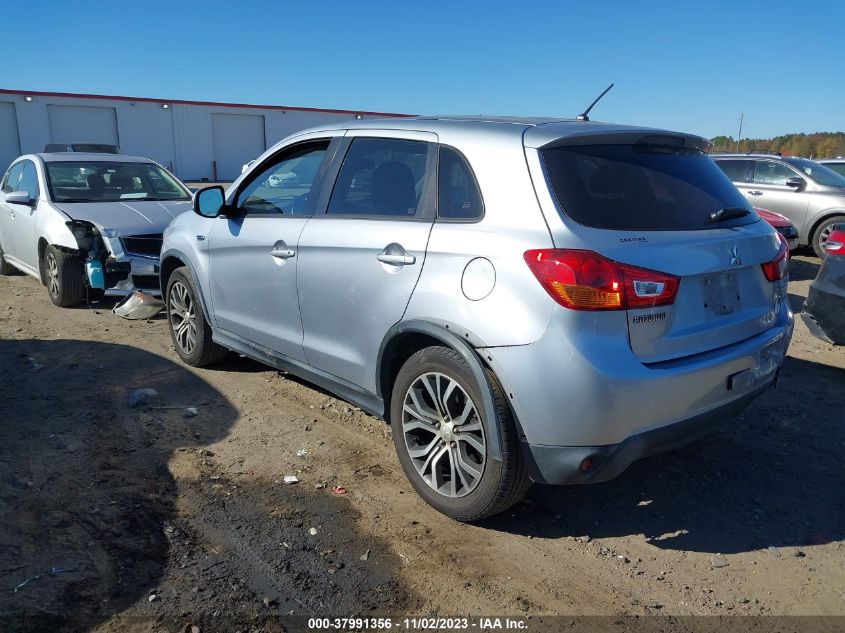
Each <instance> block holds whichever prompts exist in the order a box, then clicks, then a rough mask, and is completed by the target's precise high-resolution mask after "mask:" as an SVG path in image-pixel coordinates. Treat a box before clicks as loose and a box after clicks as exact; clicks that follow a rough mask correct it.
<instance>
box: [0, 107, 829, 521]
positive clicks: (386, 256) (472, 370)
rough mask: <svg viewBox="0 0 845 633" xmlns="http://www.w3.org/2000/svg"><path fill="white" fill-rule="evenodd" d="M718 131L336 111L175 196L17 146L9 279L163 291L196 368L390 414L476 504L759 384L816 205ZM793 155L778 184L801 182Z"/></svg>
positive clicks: (409, 454)
mask: <svg viewBox="0 0 845 633" xmlns="http://www.w3.org/2000/svg"><path fill="white" fill-rule="evenodd" d="M708 149H709V143H708V141H706V140H705V139H702V138H699V137H696V136H692V135H688V134H682V133H677V132H669V131H665V130H655V129H647V128H636V127H630V126H620V125H611V124H603V123H594V122H590V121H579V120H575V121H572V120H554V119H549V120H538V119H495V118H460V117H454V118H407V119H401V120H390V121H389V122H385V123H382V122H379V121H377V120H367V121H353V122H349V123H347V124H343V125H338V126H325V127H319V128H314V129H311V130H308V131H305V132H302V133H299V134H297V135H295V136H292V137H290V138H288V139H285V140H284V141H282V142H280V143H278V144H276V145H274V146H273V147H272V148H270V149H269V150H267V151H266V152H265V153H264V154H263V155H262V156H260V157H258V158H257V159H255V160H254V161H251V162H250V163H248V164H247V165H245V168H244V172H243V173H242V174H241V176H240V177H239V178H238V180H236V181H235V182H234V183H232V185H231V186H230V187H228V189H226V190H224V189H223V188H222V187H219V186H212V187H208V188H206V189H202V190H200V191H198V192H197V193H196V194H195V195H194V196H193V201H192V202H191V197H190V194H189V192H188V191H187V190H186V189H185V187H184V186H183V185H181V183H179V182H178V181H177V180H176V179H175V178H174V177H172V176H171V175H170V174H169V173H168V172H167V171H166V170H164V169H163V168H161V166H160V165H157V164H156V163H154V162H152V161H148V160H146V159H141V158H134V157H129V156H105V155H80V154H75V155H72V154H40V155H31V156H24V157H22V158H21V159H19V160H18V161H16V162H15V163H14V164H13V165H12V167H11V168H10V170H9V171H8V172H7V174H6V176H5V177H4V180H3V187H2V188H3V192H4V196H5V198H4V200H3V203H2V204H3V205H4V206H3V208H2V209H0V215H3V214H4V213H6V212H9V213H10V218H11V219H6V218H2V219H0V246H2V250H0V265H2V267H3V268H2V270H0V272H7V271H8V270H10V266H14V267H15V268H19V269H21V270H23V271H24V272H27V273H29V274H31V275H33V276H35V277H37V278H39V279H41V280H42V282H43V283H45V284H46V285H47V286H48V290H49V292H50V296H51V299H53V301H54V303H57V304H59V305H69V304H70V303H72V302H74V301H78V300H80V299H81V298H82V293H83V291H84V290H85V289H86V288H87V289H88V291H92V290H99V291H103V292H107V293H109V294H115V293H120V292H123V291H125V289H126V288H129V287H131V286H132V285H134V286H137V287H142V288H147V289H149V290H152V291H158V290H159V289H161V291H162V294H163V296H164V299H165V301H166V315H167V320H168V326H169V329H170V333H171V337H172V340H173V344H174V348H175V350H176V352H177V353H178V355H179V356H180V357H181V358H182V359H183V360H184V361H185V362H186V363H188V364H190V365H193V366H197V367H202V366H207V365H211V364H213V363H215V362H217V361H219V360H220V359H221V358H223V356H224V355H226V353H227V352H228V351H229V350H234V351H236V352H238V353H241V354H243V355H245V356H248V357H250V358H253V359H256V360H258V361H260V362H263V363H266V364H268V365H270V366H273V367H276V368H279V369H282V370H285V371H288V372H291V373H293V374H295V375H298V376H301V377H303V378H305V379H307V380H309V381H311V382H313V383H315V384H317V385H319V386H321V387H323V388H325V389H327V390H329V391H332V392H333V393H335V394H337V395H339V396H340V397H342V398H344V399H346V400H348V401H350V402H352V403H355V404H357V405H358V406H360V407H361V408H362V409H364V410H365V411H367V412H369V413H371V414H373V415H375V416H378V417H382V418H384V419H385V420H386V421H388V422H389V423H390V424H391V426H392V430H393V439H394V443H395V448H396V451H397V455H398V459H399V462H400V464H401V466H402V468H403V470H404V471H405V474H406V475H407V477H408V479H409V480H410V481H411V483H412V484H413V486H414V488H415V489H416V490H417V492H418V493H419V494H420V496H421V497H422V498H423V499H425V501H427V502H428V503H429V504H430V505H432V506H433V507H435V508H437V509H438V510H440V511H441V512H443V513H445V514H447V515H449V516H451V517H454V518H456V519H458V520H462V521H471V520H477V519H480V518H483V517H486V516H490V515H492V514H495V513H497V512H500V511H502V510H504V509H506V508H508V507H509V506H511V505H512V504H513V503H515V502H516V501H518V500H519V499H520V498H521V497H522V495H523V494H524V492H525V491H526V489H527V488H528V486H529V485H530V484H531V482H532V481H534V482H542V483H548V484H575V483H594V482H600V481H606V480H608V479H611V478H613V477H615V476H617V475H619V474H620V473H621V472H622V471H624V470H625V469H626V468H627V467H628V465H629V464H631V463H632V462H633V461H634V460H636V459H639V458H641V457H644V456H646V455H651V454H654V453H657V452H662V451H665V450H669V449H671V448H673V447H676V446H680V445H682V444H685V443H687V442H689V441H691V440H693V439H695V438H697V437H698V436H700V435H701V434H702V433H704V432H706V431H707V430H709V429H710V428H712V427H714V426H715V425H717V424H718V423H720V422H723V421H725V420H727V419H732V417H733V415H734V414H736V413H737V412H738V411H739V410H741V409H742V408H743V407H744V406H746V405H747V404H748V403H749V402H750V401H752V400H753V399H754V398H755V397H757V396H758V395H759V394H760V393H762V392H763V391H764V390H765V389H766V388H768V387H769V386H771V385H773V384H774V383H775V382H776V380H777V376H778V372H779V370H780V366H781V364H782V362H783V360H784V357H785V355H786V350H787V347H788V345H789V341H790V338H791V336H792V330H793V322H794V319H793V314H792V312H791V310H790V308H789V302H788V300H787V280H788V275H787V269H788V253H789V250H790V249H791V248H792V247H793V246H794V245H796V244H797V243H807V242H808V241H811V240H812V239H813V238H812V236H814V235H815V234H816V233H817V232H818V226H819V225H818V222H819V221H820V220H819V218H821V221H822V222H826V221H827V219H828V215H825V213H822V214H821V215H819V214H817V213H815V212H814V213H813V214H810V213H809V211H807V212H805V213H804V214H803V215H801V214H795V213H793V214H792V215H789V214H787V213H785V212H782V211H781V210H780V208H777V205H770V204H769V203H770V202H777V196H775V195H774V194H773V193H772V194H771V195H767V196H766V197H765V199H761V200H759V201H758V200H757V197H756V196H754V195H753V194H751V193H749V192H748V191H744V190H742V188H741V187H740V189H739V190H738V188H737V187H735V186H734V185H733V184H732V183H731V180H729V179H728V177H726V175H725V173H729V174H738V173H739V171H741V169H744V170H745V171H744V172H742V173H743V174H744V175H743V176H742V178H740V180H742V181H743V182H745V181H746V180H748V182H745V184H746V185H748V184H749V183H750V182H752V181H754V179H755V178H756V176H755V174H756V173H757V172H756V166H753V169H752V166H749V165H745V167H736V165H734V164H733V163H732V162H731V164H730V165H728V164H727V162H728V161H734V160H736V161H742V160H752V162H753V161H756V160H757V157H754V159H748V157H744V158H739V157H737V158H734V157H722V156H718V157H715V158H716V161H717V162H716V163H714V162H713V160H711V158H710V157H709V156H708V155H707V153H706V152H707V150H708ZM723 159H724V160H723ZM769 159H771V160H772V161H774V159H773V158H771V157H766V159H765V160H769ZM717 164H718V165H719V166H720V167H722V169H721V170H720V169H719V168H717ZM795 169H800V170H801V173H802V174H803V176H800V177H801V178H802V179H803V180H804V184H803V185H801V186H800V187H799V186H798V185H796V183H792V184H789V185H787V184H784V185H783V187H786V188H787V189H788V190H789V191H790V192H792V193H793V194H794V195H799V194H798V193H796V191H794V190H795V189H798V188H802V189H803V190H804V191H807V192H808V193H817V187H818V188H820V187H822V185H820V184H818V182H817V176H818V174H817V173H816V172H815V169H816V168H813V169H812V170H811V171H807V169H809V168H802V167H800V166H799V167H795ZM732 170H733V171H732ZM762 170H763V168H761V173H762ZM723 171H724V172H725V173H723ZM24 172H25V173H24ZM758 184H759V183H758ZM776 186H779V185H771V187H776ZM760 187H761V189H765V191H766V192H767V194H768V192H770V191H771V192H774V191H775V189H772V188H771V187H770V188H765V187H763V185H762V184H760ZM746 188H748V187H746ZM819 192H821V189H819ZM823 195H827V196H829V197H832V196H833V195H834V194H833V193H832V192H831V191H826V193H824V194H823ZM749 196H750V197H749ZM831 199H832V198H831ZM751 201H753V202H754V203H755V204H757V203H758V202H759V203H760V204H764V205H765V206H767V207H776V208H774V209H773V210H774V211H776V213H769V212H767V211H766V210H764V209H756V210H755V208H754V207H753V206H752V204H751ZM808 204H809V203H808ZM189 208H190V209H192V210H193V211H194V213H183V211H185V210H187V209H189ZM781 213H782V215H781ZM784 216H786V217H784ZM811 216H812V217H811ZM761 219H765V220H766V221H761ZM825 226H827V225H825ZM832 226H833V225H832V224H831V227H832ZM22 227H25V228H22ZM773 227H774V228H773ZM840 237H841V236H840V234H839V233H837V232H836V231H834V230H832V229H831V230H830V231H827V232H826V233H825V234H824V240H819V243H820V244H822V245H823V246H824V247H830V245H831V243H835V242H836V240H838V239H840ZM802 240H803V242H802ZM19 245H20V246H19ZM825 266H828V264H827V263H826V264H825ZM828 268H833V265H830V266H828ZM150 275H158V281H156V282H155V283H152V280H151V279H149V277H150ZM127 281H128V282H129V283H126V284H124V282H127ZM147 281H149V282H150V283H148V284H147V283H146V282H147ZM122 284H123V285H122ZM151 286H154V287H151ZM818 292H822V289H821V288H820V289H819V290H818Z"/></svg>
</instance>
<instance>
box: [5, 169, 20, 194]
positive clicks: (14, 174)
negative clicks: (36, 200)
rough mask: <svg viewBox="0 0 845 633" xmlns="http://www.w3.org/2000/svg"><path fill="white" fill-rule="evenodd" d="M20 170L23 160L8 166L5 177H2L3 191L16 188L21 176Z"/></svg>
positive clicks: (6, 191) (9, 191)
mask: <svg viewBox="0 0 845 633" xmlns="http://www.w3.org/2000/svg"><path fill="white" fill-rule="evenodd" d="M21 171H23V162H20V163H15V164H14V165H12V166H11V167H9V171H7V172H6V177H5V178H4V179H3V193H11V192H12V191H17V190H18V181H19V180H20V178H21Z"/></svg>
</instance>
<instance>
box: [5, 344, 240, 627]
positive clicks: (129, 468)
mask: <svg viewBox="0 0 845 633" xmlns="http://www.w3.org/2000/svg"><path fill="white" fill-rule="evenodd" d="M0 367H3V368H4V371H3V380H2V381H0V402H2V403H3V407H2V413H3V416H2V418H3V421H2V422H0V485H2V494H0V629H2V630H5V631H12V630H15V631H21V630H26V631H28V630H32V631H43V630H59V629H60V628H61V629H62V630H64V628H63V627H67V628H69V629H71V630H80V629H83V628H88V627H91V626H94V625H96V624H97V623H98V622H100V621H102V620H104V619H106V618H108V617H109V616H110V615H112V614H115V613H120V612H121V611H123V610H124V609H126V608H127V607H129V606H130V605H132V604H133V603H135V602H136V601H138V600H139V599H141V598H144V597H146V596H147V593H148V592H149V591H150V589H152V588H154V587H155V586H156V584H157V582H158V581H159V580H160V578H161V577H162V575H163V573H164V570H165V568H166V563H167V557H168V549H169V548H168V539H167V535H166V528H167V525H168V523H169V521H171V520H172V517H173V516H174V514H175V498H176V484H175V482H174V480H173V477H172V475H171V474H170V471H169V470H168V466H167V464H168V460H169V459H170V457H171V455H172V453H173V451H175V450H176V449H177V448H181V447H192V446H194V447H199V446H204V445H207V444H209V443H212V442H216V441H218V440H220V439H222V438H223V437H225V436H226V435H227V433H228V431H229V428H230V426H231V425H232V424H233V423H234V421H235V419H236V417H237V414H236V412H235V409H234V408H233V407H232V405H231V404H229V402H228V401H227V400H226V399H225V398H224V397H223V396H222V395H221V394H219V393H218V392H217V391H216V390H215V389H214V388H212V387H211V386H210V385H209V384H207V383H206V382H205V381H203V380H202V379H200V378H198V377H197V376H195V375H194V374H192V373H191V372H189V371H187V370H186V369H185V368H183V367H181V366H179V365H177V364H175V363H172V362H170V361H168V360H166V359H164V358H162V357H160V356H156V355H154V354H151V353H148V352H145V351H142V350H139V349H136V348H133V347H127V346H124V345H114V344H107V343H97V342H89V341H72V340H54V341H41V340H14V341H10V340H0ZM136 388H153V389H156V390H157V391H158V392H159V393H160V394H161V401H160V403H159V404H160V405H162V406H165V405H168V404H170V403H178V402H179V401H180V399H181V397H182V396H183V394H186V393H190V394H191V395H192V401H196V402H201V403H203V405H204V406H201V407H200V411H199V414H198V415H196V416H195V417H191V418H185V417H183V411H182V410H178V409H177V410H171V409H157V408H152V407H151V408H147V409H146V410H142V409H132V408H130V407H129V406H128V404H127V399H128V397H129V394H130V393H131V391H132V390H133V389H136ZM54 568H57V569H59V570H60V571H56V572H53V573H51V570H53V569H54ZM27 579H29V582H26V583H25V584H21V583H24V581H26V580H27ZM16 588H17V591H16V590H15V589H16Z"/></svg>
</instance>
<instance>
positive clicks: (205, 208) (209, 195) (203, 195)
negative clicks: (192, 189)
mask: <svg viewBox="0 0 845 633" xmlns="http://www.w3.org/2000/svg"><path fill="white" fill-rule="evenodd" d="M225 203H226V198H225V196H224V194H223V187H221V186H220V185H214V186H213V187H206V188H205V189H200V190H199V191H197V192H196V193H195V194H194V213H196V214H197V215H201V216H202V217H204V218H216V217H217V216H218V215H220V211H221V210H222V209H223V205H224V204H225Z"/></svg>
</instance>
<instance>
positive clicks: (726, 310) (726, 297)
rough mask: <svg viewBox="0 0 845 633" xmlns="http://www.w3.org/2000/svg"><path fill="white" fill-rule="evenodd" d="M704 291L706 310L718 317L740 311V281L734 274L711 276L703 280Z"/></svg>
mask: <svg viewBox="0 0 845 633" xmlns="http://www.w3.org/2000/svg"><path fill="white" fill-rule="evenodd" d="M701 284H702V287H703V289H704V308H705V309H706V310H707V311H708V312H709V313H710V314H715V315H717V316H721V315H724V314H731V313H733V312H736V311H737V310H738V309H739V304H740V300H741V297H740V294H739V280H738V279H737V274H736V273H733V272H727V273H719V274H718V275H709V276H707V277H704V278H703V279H702V280H701Z"/></svg>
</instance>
